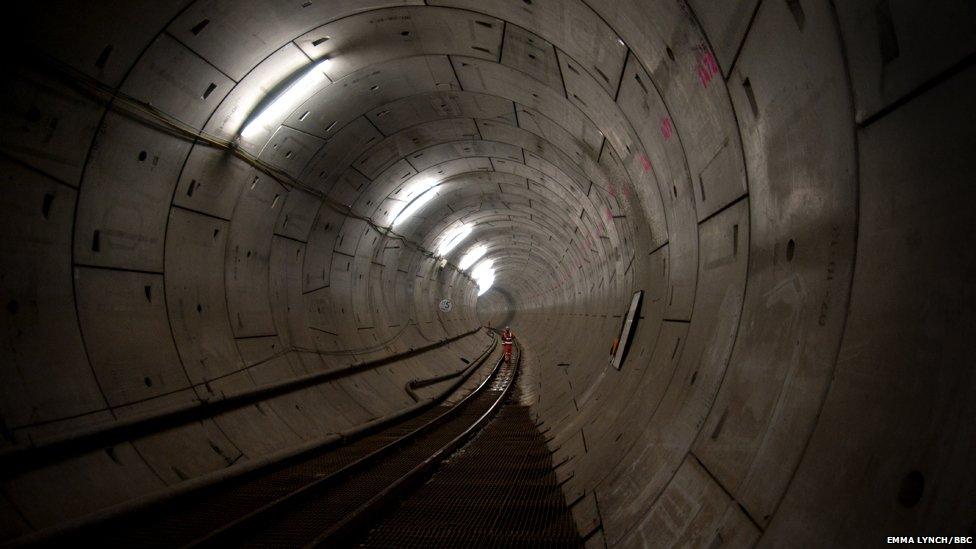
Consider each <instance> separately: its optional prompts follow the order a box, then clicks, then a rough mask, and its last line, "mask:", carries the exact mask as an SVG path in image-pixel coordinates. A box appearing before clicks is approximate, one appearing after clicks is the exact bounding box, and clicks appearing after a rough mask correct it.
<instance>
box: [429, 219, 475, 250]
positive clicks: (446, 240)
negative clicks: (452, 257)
mask: <svg viewBox="0 0 976 549" xmlns="http://www.w3.org/2000/svg"><path fill="white" fill-rule="evenodd" d="M472 228H473V227H472V226H471V225H465V224H461V225H458V226H457V227H455V228H453V229H451V230H450V231H448V232H447V233H446V234H445V235H444V237H443V238H441V244H440V246H439V247H438V249H437V255H442V256H443V255H447V254H448V253H449V252H450V251H451V250H453V249H454V247H455V246H457V245H458V244H460V243H461V241H462V240H464V239H465V238H467V237H468V235H469V234H471V229H472Z"/></svg>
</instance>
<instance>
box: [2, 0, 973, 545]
mask: <svg viewBox="0 0 976 549" xmlns="http://www.w3.org/2000/svg"><path fill="white" fill-rule="evenodd" d="M425 4H430V5H425ZM835 4H836V5H835ZM15 19H16V20H17V21H19V22H20V23H21V24H20V29H18V30H19V32H18V34H17V36H16V38H17V40H16V42H15V43H16V44H17V48H16V49H17V52H18V54H17V55H18V56H19V58H15V57H14V56H10V57H9V59H8V61H9V62H8V63H5V65H9V67H8V69H9V70H7V72H6V74H7V78H6V80H5V83H4V85H3V86H2V89H0V96H2V99H3V106H2V107H0V120H2V121H3V124H0V170H2V179H0V192H2V193H3V197H4V200H2V201H0V227H2V229H3V232H2V235H0V258H2V259H0V304H2V305H3V306H4V309H3V311H2V312H0V318H2V319H3V320H2V321H0V326H2V327H0V333H2V334H3V338H4V339H3V345H2V347H0V348H2V351H0V385H2V387H0V395H2V399H0V450H4V449H7V450H12V449H19V448H29V447H30V446H32V445H34V444H35V442H38V441H45V440H61V439H70V438H72V437H76V436H81V435H82V434H84V433H89V432H93V431H100V430H109V431H110V430H112V429H116V428H118V427H119V426H122V425H128V424H129V423H131V422H133V421H136V419H138V418H144V417H154V416H155V415H160V414H165V413H169V412H170V411H172V410H179V409H190V408H195V407H201V406H202V403H206V402H208V401H210V400H211V399H218V400H219V399H220V398H222V396H223V395H229V394H242V393H247V392H253V391H259V390H260V388H261V387H277V386H285V385H288V384H293V383H297V382H298V381H300V380H303V379H308V378H309V376H312V377H314V376H319V375H332V374H331V373H330V372H339V371H342V370H343V369H347V368H353V369H355V368H356V367H357V365H361V364H364V363H367V362H369V361H381V362H382V361H383V360H386V359H387V358H388V357H392V356H400V355H402V354H404V353H407V354H410V353H413V351H414V350H417V349H424V352H423V353H422V354H420V355H419V356H413V355H411V356H409V357H408V358H405V359H404V360H402V361H398V362H397V363H396V364H384V365H383V366H380V367H377V368H367V369H364V370H363V371H355V373H354V374H352V375H349V376H345V377H343V378H342V379H335V380H334V381H332V382H329V383H326V384H320V385H316V386H314V387H312V386H310V387H303V388H302V389H301V390H297V391H294V392H290V393H288V394H277V395H275V396H273V397H272V398H267V399H258V401H257V402H255V403H254V404H253V405H248V406H245V407H241V408H239V409H236V410H233V411H226V412H222V413H219V414H215V415H212V417H211V416H207V415H206V414H204V416H202V417H201V418H200V421H198V422H194V424H193V425H186V426H183V427H180V428H179V429H175V430H173V431H172V432H168V433H167V432H161V433H156V434H154V435H152V436H150V437H132V438H131V439H130V438H124V439H120V440H115V441H113V443H112V444H111V445H110V446H108V447H106V448H104V449H96V450H95V451H91V452H86V453H81V454H78V455H73V456H71V457H65V459H62V460H60V461H57V460H56V461H54V462H48V461H45V462H44V463H43V465H41V464H40V463H38V466H37V467H35V468H28V469H26V470H23V471H20V472H18V473H17V474H15V475H8V476H4V477H3V479H2V481H0V494H2V496H0V517H2V518H0V537H2V539H4V540H10V539H14V538H17V537H19V536H22V535H25V534H29V533H31V532H37V531H42V530H44V529H47V528H51V527H55V526H57V525H62V524H65V523H66V522H68V521H73V520H74V521H82V520H84V517H85V516H86V515H88V514H89V513H92V512H94V511H97V510H99V509H105V508H108V507H111V506H114V505H125V504H126V503H127V502H131V501H136V500H139V499H140V498H146V497H150V496H151V495H152V494H154V493H160V492H162V491H166V490H171V489H177V488H179V487H180V486H186V485H187V484H188V483H192V482H195V479H200V478H205V477H207V475H212V474H217V473H219V472H221V471H223V470H226V469H227V468H228V467H233V466H234V464H237V465H240V464H242V463H245V462H247V461H249V460H261V459H266V458H268V456H271V455H274V453H275V452H276V451H279V450H281V449H282V448H296V447H299V446H300V445H302V444H307V443H308V441H309V440H316V439H317V438H318V437H322V436H326V435H327V434H328V433H331V432H335V431H336V430H346V429H355V428H357V427H359V426H362V425H366V424H368V423H369V422H370V421H375V418H377V417H380V416H383V417H386V416H389V415H391V414H397V413H400V412H402V411H403V410H407V409H409V407H410V406H411V405H413V404H414V400H413V398H411V396H410V394H409V393H408V392H407V391H405V389H404V387H405V384H406V383H407V382H408V381H410V380H413V379H426V378H436V377H437V376H440V375H443V374H445V372H453V371H454V370H456V368H458V367H459V364H460V363H461V362H460V360H459V359H460V358H467V359H471V358H472V357H473V356H476V355H477V354H478V352H480V345H481V343H482V342H481V341H478V338H475V337H467V338H457V336H459V335H461V334H464V333H467V332H469V331H471V330H473V329H475V328H477V327H478V325H479V324H482V323H485V322H489V321H490V322H491V323H492V325H493V326H496V327H497V326H498V324H500V323H501V324H511V325H512V326H513V328H514V329H515V331H516V333H517V334H518V336H519V338H520V339H521V340H523V341H524V342H525V343H526V344H527V345H529V346H530V348H531V349H532V353H533V356H534V357H535V358H536V360H534V361H533V363H532V365H531V367H530V371H527V372H526V377H525V379H527V380H531V387H528V389H527V390H526V391H525V393H524V395H523V398H524V399H525V400H526V401H527V403H529V404H531V408H530V411H531V415H532V417H533V419H534V420H535V421H536V422H537V423H539V424H541V425H542V426H543V427H540V429H544V430H545V436H546V440H547V442H546V443H547V444H548V445H549V449H550V450H551V451H552V452H553V458H552V459H553V465H554V466H555V475H556V477H557V479H558V481H559V482H560V483H561V485H560V486H561V489H562V492H563V497H564V499H565V501H566V504H567V505H568V506H569V507H570V509H571V512H572V514H573V516H574V518H575V520H576V525H577V528H578V530H579V533H580V534H581V536H583V538H584V539H585V540H586V542H587V543H589V544H591V545H595V546H598V545H601V544H604V543H606V544H612V545H625V546H627V545H644V544H654V543H662V544H668V543H676V544H683V543H687V544H701V545H707V544H712V543H716V542H718V541H723V542H725V543H730V544H736V545H751V544H755V543H759V544H766V545H781V544H787V543H798V544H806V545H817V544H820V545H822V544H827V543H831V544H840V545H863V544H875V543H881V542H883V541H884V540H885V539H886V537H887V536H895V535H902V534H909V535H920V534H921V535H928V534H935V535H942V534H946V535H967V532H968V535H972V533H971V530H972V520H973V513H972V504H971V502H972V501H974V500H976V496H974V486H976V484H974V481H973V479H972V475H971V474H970V473H969V469H970V467H969V466H968V464H969V463H971V462H972V461H973V459H972V456H973V455H974V454H973V452H974V450H973V448H972V444H971V442H970V441H972V440H976V437H974V436H973V433H972V432H973V428H974V423H973V420H972V417H973V411H972V407H971V405H970V404H969V403H971V402H973V401H974V399H973V393H974V387H973V383H972V382H973V380H972V375H971V374H970V372H969V369H967V368H965V367H964V366H965V365H966V364H968V363H969V362H971V361H970V360H968V357H970V356H971V355H972V354H973V351H974V350H976V349H974V348H973V344H972V343H971V342H970V340H971V338H966V337H965V335H966V334H968V333H970V332H972V331H973V330H972V324H973V318H974V314H976V313H974V309H976V307H974V303H973V295H974V292H973V289H972V287H971V283H970V282H969V280H970V279H971V278H972V277H971V276H967V274H968V273H970V272H972V271H973V263H974V261H973V258H972V257H971V254H970V253H968V250H970V249H971V248H972V244H973V242H972V240H973V238H972V231H971V230H969V226H968V225H967V224H966V220H967V219H968V218H967V215H968V214H969V210H971V204H972V202H973V198H974V197H973V191H972V189H971V188H970V186H967V185H966V182H968V181H970V180H972V176H971V174H972V169H971V167H969V165H968V164H967V161H966V154H967V152H968V151H970V150H971V149H973V145H974V141H976V138H974V131H976V130H974V129H973V128H974V127H976V124H974V123H973V122H974V121H973V120H972V114H971V113H972V112H973V111H974V109H973V105H972V99H971V98H972V97H973V96H974V94H973V90H974V88H976V83H974V80H973V78H972V74H971V73H972V70H973V68H972V62H973V59H976V57H974V48H976V43H974V39H973V36H976V33H974V32H973V30H974V26H976V14H974V12H973V8H972V6H970V5H969V4H968V3H966V2H964V1H962V0H949V1H946V2H940V3H938V4H937V5H935V4H932V5H930V4H924V5H914V4H911V5H910V3H898V2H887V1H885V2H880V3H879V2H846V3H831V2H828V1H826V0H789V1H777V2H774V1H771V0H766V1H765V2H759V1H749V2H740V3H737V4H736V5H734V6H732V5H729V4H727V3H714V2H701V1H698V0H687V1H684V0H682V1H678V2H651V1H649V0H612V1H611V0H531V1H529V0H479V1H477V2H474V1H470V0H439V1H430V2H420V1H414V0H409V1H388V0H370V1H367V2H362V1H351V0H342V1H334V2H326V3H316V2H305V3H294V4H287V5H286V4H281V3H276V2H271V1H266V0H253V1H251V2H248V3H246V4H241V3H240V2H236V1H232V0H195V1H191V0H185V1H180V2H172V3H169V4H166V5H162V4H159V5H157V4H153V5H151V6H150V5H146V6H143V5H140V4H132V3H112V2H108V3H97V4H93V5H90V6H87V5H86V6H85V7H84V8H83V9H82V8H79V7H77V6H73V5H71V4H70V3H67V2H56V3H54V4H50V3H48V4H45V5H44V7H43V8H41V7H36V6H23V7H21V8H18V18H15ZM322 62H324V63H325V64H323V65H321V68H322V70H323V71H324V74H323V75H322V77H321V78H320V79H318V80H317V83H316V84H315V86H314V87H313V88H312V89H308V90H305V93H306V96H304V97H300V98H299V100H298V101H297V103H296V104H295V106H293V107H292V108H291V109H289V110H287V112H281V113H279V114H278V117H277V118H276V119H275V120H271V121H270V122H269V123H268V124H266V125H265V127H262V128H258V129H256V130H254V131H253V132H252V131H249V132H247V136H246V137H242V138H240V139H238V140H237V141H236V142H235V144H234V145H232V146H229V147H227V146H224V145H222V144H223V143H226V142H229V141H232V140H234V139H235V137H236V136H238V135H239V134H240V133H241V131H242V129H243V128H244V126H245V124H246V123H247V122H249V121H251V120H253V119H254V117H255V116H256V115H257V114H258V113H259V112H260V111H262V110H263V109H264V108H265V107H267V106H269V105H270V104H271V103H272V102H273V101H272V100H273V99H274V98H275V97H278V96H279V95H281V94H282V93H283V92H285V91H286V90H287V88H288V84H289V83H291V82H294V81H295V79H296V78H297V77H298V76H300V75H302V74H303V73H304V72H305V71H307V70H308V69H309V68H310V67H312V63H322ZM113 94H114V95H113ZM140 102H141V103H140ZM215 144H216V146H215ZM427 178H430V179H431V180H433V181H436V182H437V183H439V184H440V187H438V191H437V196H436V198H434V199H433V200H431V201H430V202H429V203H427V204H426V205H425V206H424V207H423V208H420V209H418V210H417V211H416V212H415V213H414V214H413V215H412V216H411V218H410V219H408V220H406V221H404V222H403V223H402V224H400V223H398V227H397V229H396V231H397V232H398V233H400V234H403V235H404V236H405V237H406V238H408V239H409V240H410V243H409V244H408V243H407V242H406V241H404V240H401V239H398V238H396V237H394V236H392V235H390V234H389V233H387V232H386V231H385V230H384V229H383V227H386V226H389V225H390V224H391V223H392V222H393V220H394V218H395V216H396V214H397V213H398V212H400V211H401V210H402V208H403V207H405V205H406V202H407V200H408V199H409V198H408V197H407V194H409V189H410V188H412V186H413V185H414V184H416V183H419V182H422V181H425V180H426V179H427ZM462 224H466V225H468V226H470V227H471V228H472V230H471V233H470V235H469V236H468V237H467V239H466V240H465V241H464V242H462V243H461V245H460V246H458V247H457V248H456V249H455V250H453V251H452V252H451V253H449V254H447V257H446V258H444V259H446V260H447V263H444V262H442V259H441V258H439V257H437V255H436V254H434V253H431V250H436V248H437V246H438V244H439V243H440V241H441V239H442V238H443V235H444V234H446V233H447V231H450V230H452V229H455V228H456V227H458V226H460V225H462ZM474 244H481V245H484V246H485V247H486V249H487V250H488V251H487V253H486V255H485V258H486V259H491V260H493V261H494V265H495V269H496V279H495V285H494V287H493V288H492V289H490V290H488V292H487V293H485V294H484V295H483V296H481V297H480V298H479V297H478V295H477V294H478V287H477V284H475V282H474V281H473V280H472V279H471V278H470V274H469V273H462V272H460V271H459V270H458V269H457V267H456V264H457V262H458V261H459V258H460V257H461V255H462V254H463V253H464V251H465V250H466V249H467V247H469V246H471V245H474ZM636 290H644V292H645V299H644V305H643V309H642V311H641V315H640V316H639V317H638V318H637V326H636V329H635V334H636V335H635V339H634V341H633V342H632V343H631V345H632V347H631V352H630V353H629V355H628V358H627V360H626V361H625V362H624V364H623V365H622V367H621V369H620V370H616V369H614V368H610V367H609V365H608V357H607V355H608V352H609V348H610V344H611V342H612V341H613V339H614V338H616V337H618V336H619V333H620V326H621V323H622V319H623V316H624V315H625V314H626V308H627V304H628V303H629V302H630V299H631V296H632V294H633V293H634V292H635V291H636ZM445 298H449V299H450V300H451V301H452V303H453V308H452V309H451V310H450V311H447V312H444V311H441V310H439V309H438V304H439V303H440V302H441V300H443V299H445ZM443 341H449V343H446V344H444V345H438V344H437V343H438V342H443ZM350 371H354V370H350ZM203 407H205V406H203ZM201 409H202V408H201Z"/></svg>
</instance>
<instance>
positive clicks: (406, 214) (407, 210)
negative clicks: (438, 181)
mask: <svg viewBox="0 0 976 549" xmlns="http://www.w3.org/2000/svg"><path fill="white" fill-rule="evenodd" d="M436 196H437V187H433V188H430V189H427V191H426V192H424V194H422V195H420V196H418V197H417V198H415V199H414V200H413V201H412V202H410V203H409V204H407V205H406V206H404V208H403V209H402V210H400V212H399V213H397V214H396V215H395V216H394V218H393V223H392V224H391V225H392V227H393V228H394V229H395V228H397V226H399V225H401V224H402V223H403V222H404V221H406V220H407V219H410V216H412V215H413V214H415V213H417V212H418V211H419V210H420V208H423V207H424V206H425V205H426V204H427V203H428V202H430V201H431V200H433V199H434V197H436Z"/></svg>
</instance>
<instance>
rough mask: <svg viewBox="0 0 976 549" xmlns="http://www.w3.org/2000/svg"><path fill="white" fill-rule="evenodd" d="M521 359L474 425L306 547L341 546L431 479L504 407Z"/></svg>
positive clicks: (349, 541)
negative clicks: (449, 458) (437, 469)
mask: <svg viewBox="0 0 976 549" xmlns="http://www.w3.org/2000/svg"><path fill="white" fill-rule="evenodd" d="M504 360H505V359H504V357H502V358H501V359H499V362H498V366H496V368H498V367H499V366H500V365H501V364H502V363H503V361H504ZM521 361H522V352H521V349H519V351H518V356H517V358H515V360H514V367H513V369H512V374H511V378H510V379H509V381H508V384H506V385H505V389H503V390H502V391H501V394H500V395H499V396H498V398H497V399H495V402H493V403H492V405H491V406H490V407H489V408H488V410H486V411H485V413H483V414H482V415H481V416H480V417H479V418H478V419H477V420H475V422H474V423H473V424H471V426H469V427H468V428H467V429H465V430H464V432H462V433H461V434H459V435H457V436H456V437H454V438H453V439H451V441H449V442H448V443H447V444H445V445H444V446H442V447H441V448H439V449H438V450H437V451H436V452H434V453H433V454H431V456H430V457H428V458H427V459H425V460H424V461H422V462H421V463H419V464H418V465H417V466H415V467H414V468H413V469H411V470H410V471H408V472H407V473H406V474H405V475H403V476H402V477H400V478H399V479H397V480H395V481H394V482H392V483H391V484H390V485H388V486H387V487H386V488H385V489H384V490H383V491H381V492H380V493H378V494H376V495H375V496H373V497H372V498H370V499H369V501H367V502H366V503H364V504H363V505H361V506H360V507H359V508H357V509H356V510H355V511H353V512H352V513H350V514H348V515H346V517H345V518H343V519H342V520H341V521H340V522H338V523H337V524H335V525H334V526H333V527H332V528H330V529H329V530H327V531H325V532H323V533H322V534H320V535H319V536H318V537H316V538H315V539H314V540H312V541H311V542H310V543H308V544H306V545H305V547H306V548H312V547H325V546H328V547H341V546H345V545H348V544H350V543H352V542H353V541H354V540H355V539H356V538H358V537H359V536H360V535H361V534H362V533H363V531H364V530H365V529H366V528H367V527H368V526H369V525H370V524H372V523H374V522H375V521H376V516H377V514H378V513H381V512H383V511H384V510H386V509H388V508H389V507H390V506H392V505H393V504H394V503H395V502H396V501H398V500H399V499H401V498H403V497H404V496H406V495H407V494H409V493H410V492H412V491H414V490H415V489H416V488H418V487H419V486H421V485H422V484H423V483H424V481H425V480H426V479H427V478H429V476H430V474H431V473H432V472H433V470H434V469H436V468H437V467H438V466H439V465H440V463H441V462H442V461H443V460H444V459H445V458H447V457H450V456H451V454H453V453H454V452H455V451H456V450H458V449H459V448H461V447H462V446H463V445H464V444H465V443H466V442H467V441H468V439H469V438H471V437H472V436H473V435H474V434H475V433H476V432H478V431H480V430H481V429H482V428H483V427H484V426H485V424H487V423H488V421H489V420H490V419H491V418H492V416H494V414H495V413H496V412H497V411H498V409H499V408H501V406H502V405H503V404H504V403H505V399H506V398H508V394H509V392H510V391H511V389H512V387H513V386H514V385H515V378H516V376H517V375H518V367H519V365H520V363H521Z"/></svg>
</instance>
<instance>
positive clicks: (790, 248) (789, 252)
mask: <svg viewBox="0 0 976 549" xmlns="http://www.w3.org/2000/svg"><path fill="white" fill-rule="evenodd" d="M794 252H796V242H794V241H793V239H792V238H791V239H790V241H789V242H787V243H786V260H787V261H793V253H794Z"/></svg>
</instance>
